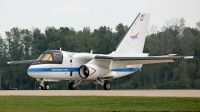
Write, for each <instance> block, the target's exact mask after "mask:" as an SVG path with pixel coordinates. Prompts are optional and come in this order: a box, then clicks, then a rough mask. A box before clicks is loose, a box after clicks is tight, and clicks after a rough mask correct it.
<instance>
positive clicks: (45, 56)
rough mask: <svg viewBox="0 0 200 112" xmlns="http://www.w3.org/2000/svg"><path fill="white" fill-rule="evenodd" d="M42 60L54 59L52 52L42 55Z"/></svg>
mask: <svg viewBox="0 0 200 112" xmlns="http://www.w3.org/2000/svg"><path fill="white" fill-rule="evenodd" d="M41 61H52V56H51V54H50V53H46V54H45V55H44V56H43V57H42V59H41Z"/></svg>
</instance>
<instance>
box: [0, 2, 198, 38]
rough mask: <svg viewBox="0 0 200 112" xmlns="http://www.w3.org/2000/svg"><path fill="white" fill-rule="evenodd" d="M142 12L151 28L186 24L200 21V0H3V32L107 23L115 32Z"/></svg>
mask: <svg viewBox="0 0 200 112" xmlns="http://www.w3.org/2000/svg"><path fill="white" fill-rule="evenodd" d="M139 12H148V13H151V17H150V23H149V29H150V27H151V26H152V25H155V26H157V27H158V30H159V29H160V28H161V27H162V26H163V25H165V21H166V20H170V19H172V18H181V17H183V18H184V19H185V20H186V26H189V27H193V28H194V27H196V23H197V22H198V21H200V0H0V34H1V36H3V37H4V36H5V31H9V30H10V29H11V28H13V27H18V28H21V29H29V30H31V29H32V27H37V28H39V29H41V31H42V32H44V30H45V28H46V27H47V26H55V27H56V28H59V27H65V26H66V27H73V28H74V29H75V30H76V31H78V30H82V29H83V27H90V29H91V30H92V31H93V30H94V29H98V28H99V27H100V26H108V27H110V28H112V29H113V31H115V30H114V29H115V27H116V26H117V25H118V24H119V23H123V24H124V25H128V26H129V25H130V24H131V23H132V22H133V20H134V19H135V17H136V16H137V14H138V13H139Z"/></svg>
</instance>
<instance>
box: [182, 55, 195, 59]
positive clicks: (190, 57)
mask: <svg viewBox="0 0 200 112" xmlns="http://www.w3.org/2000/svg"><path fill="white" fill-rule="evenodd" d="M192 58H194V56H184V57H183V59H192Z"/></svg>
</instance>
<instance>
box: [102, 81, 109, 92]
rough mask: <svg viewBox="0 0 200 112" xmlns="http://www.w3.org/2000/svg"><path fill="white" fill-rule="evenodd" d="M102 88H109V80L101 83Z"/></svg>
mask: <svg viewBox="0 0 200 112" xmlns="http://www.w3.org/2000/svg"><path fill="white" fill-rule="evenodd" d="M103 88H104V89H105V90H109V89H110V83H109V82H105V83H104V84H103Z"/></svg>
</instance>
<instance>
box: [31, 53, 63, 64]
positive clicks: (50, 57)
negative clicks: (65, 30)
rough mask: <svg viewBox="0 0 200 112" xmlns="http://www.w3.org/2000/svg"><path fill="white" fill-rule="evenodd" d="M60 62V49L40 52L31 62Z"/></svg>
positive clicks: (61, 58)
mask: <svg viewBox="0 0 200 112" xmlns="http://www.w3.org/2000/svg"><path fill="white" fill-rule="evenodd" d="M62 62H63V54H62V52H61V51H57V50H49V51H45V52H44V53H42V54H41V55H40V56H39V58H38V59H37V61H36V62H35V63H33V64H34V65H36V64H62Z"/></svg>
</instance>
